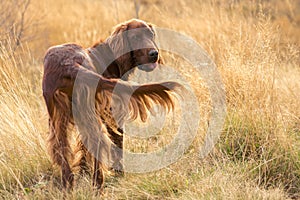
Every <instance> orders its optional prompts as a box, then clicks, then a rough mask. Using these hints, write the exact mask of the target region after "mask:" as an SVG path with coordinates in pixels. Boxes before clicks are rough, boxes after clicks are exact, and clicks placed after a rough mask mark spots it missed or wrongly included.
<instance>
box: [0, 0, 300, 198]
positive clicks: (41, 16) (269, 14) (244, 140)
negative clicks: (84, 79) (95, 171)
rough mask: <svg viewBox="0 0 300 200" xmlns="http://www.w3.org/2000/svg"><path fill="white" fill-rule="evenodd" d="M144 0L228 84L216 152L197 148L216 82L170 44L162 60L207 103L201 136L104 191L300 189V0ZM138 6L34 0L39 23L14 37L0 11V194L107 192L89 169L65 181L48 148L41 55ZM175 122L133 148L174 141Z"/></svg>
mask: <svg viewBox="0 0 300 200" xmlns="http://www.w3.org/2000/svg"><path fill="white" fill-rule="evenodd" d="M138 2H140V12H139V16H140V18H141V19H144V20H146V21H150V22H152V23H154V24H156V25H158V26H160V27H167V28H171V29H174V30H176V31H179V32H182V33H185V34H187V35H189V36H191V37H193V38H194V39H195V40H197V42H199V43H200V44H201V45H202V46H203V47H204V48H205V49H206V50H207V52H208V53H209V54H210V55H211V56H212V58H213V59H214V61H215V62H216V64H217V66H218V69H219V71H220V73H221V76H222V79H223V82H224V84H225V87H226V97H227V109H228V110H227V118H226V123H225V126H224V132H223V134H222V135H221V139H220V140H219V143H218V145H217V147H216V148H215V150H214V152H212V153H211V155H210V156H209V157H207V158H205V159H204V160H199V159H198V157H197V156H198V150H199V149H198V145H199V144H201V138H202V137H201V136H203V135H204V134H205V131H206V128H207V119H208V117H209V110H210V101H209V94H208V92H207V90H206V87H205V83H203V81H202V79H201V75H199V74H198V73H197V72H195V70H194V69H193V67H192V66H190V65H189V64H188V63H186V62H185V61H184V60H183V59H180V58H177V57H176V56H173V55H169V54H166V55H165V60H166V63H167V64H168V65H169V66H173V67H174V69H176V70H177V71H178V72H180V73H181V75H182V76H183V77H184V78H185V79H186V80H187V81H188V82H189V83H190V85H192V86H193V89H194V90H195V91H196V96H197V98H198V100H199V105H200V115H201V122H200V124H201V126H200V128H199V130H197V131H198V137H197V139H196V140H195V141H194V142H193V144H192V145H191V146H190V148H189V149H188V150H187V152H186V153H185V155H184V156H183V157H182V158H181V159H180V160H179V161H178V162H176V163H174V164H172V165H170V166H168V167H166V168H164V169H162V170H160V171H156V172H152V173H147V174H126V175H125V176H124V177H121V178H114V177H109V178H108V180H107V181H106V188H105V192H104V194H103V198H104V199H288V198H300V190H299V188H300V101H299V99H300V93H299V91H300V82H299V80H300V68H299V66H300V65H299V64H300V55H299V54H300V53H299V51H300V39H299V35H300V12H299V11H300V5H299V3H297V1H291V0H284V1H279V0H270V1H235V0H234V1H225V0H212V1H208V0H207V1H205V0H203V1H196V0H195V1H187V0H180V1H171V0H166V1H157V0H140V1H138ZM6 5H7V4H6ZM0 7H1V3H0ZM2 8H3V7H2ZM0 10H1V9H0ZM13 10H14V9H13ZM14 12H16V13H15V14H16V16H19V15H20V13H19V11H18V10H15V11H14ZM3 16H5V15H3ZM134 16H135V8H134V3H133V1H129V0H120V1H111V2H109V1H77V0H64V1H63V0H57V1H55V3H54V2H53V3H49V2H48V1H45V0H42V1H37V0H31V3H30V6H29V7H28V12H27V13H26V15H25V17H26V19H27V20H26V23H31V24H30V26H26V27H29V28H28V30H27V29H25V31H24V33H23V34H24V36H26V37H25V38H34V40H26V41H24V42H23V45H19V46H18V48H17V49H15V38H14V36H13V34H12V35H11V34H9V35H5V34H4V33H6V31H5V30H4V28H5V27H6V28H7V26H1V23H0V28H1V31H0V34H4V35H1V37H0V38H1V41H0V82H1V84H0V108H1V109H0V197H1V198H3V199H61V198H63V197H65V198H66V199H98V198H99V196H95V194H94V191H93V190H92V188H91V186H90V185H91V183H90V179H89V178H87V177H84V178H83V179H81V180H80V181H79V182H78V184H77V186H76V187H75V188H74V190H73V191H72V192H70V193H68V194H64V193H63V192H62V191H61V187H60V184H59V181H58V180H59V173H58V171H57V168H56V167H55V166H52V164H51V161H50V160H49V158H48V155H47V153H46V150H45V138H46V135H47V131H48V127H47V114H46V109H45V105H44V102H43V99H42V94H41V77H42V58H43V54H44V52H45V51H46V49H47V48H48V47H49V46H51V45H54V44H59V43H64V42H77V43H79V44H82V45H83V46H90V45H92V44H93V43H94V42H95V41H96V40H97V39H98V38H105V37H106V36H107V35H108V34H109V32H110V30H111V28H112V27H113V26H114V25H116V24H117V23H119V22H121V21H124V20H127V19H130V18H132V17H134ZM14 19H18V18H14ZM0 22H1V20H0ZM34 22H38V24H36V23H34ZM7 24H9V23H7ZM34 30H37V31H34ZM34 32H35V33H34ZM33 34H34V35H33ZM33 36H34V37H33ZM10 44H11V45H10ZM173 119H176V116H170V118H169V120H170V121H169V123H167V125H168V124H169V125H174V123H175V124H176V120H175V121H172V120H173ZM172 130H173V129H172V128H170V126H167V127H166V128H164V129H163V131H162V132H161V133H160V134H159V135H157V136H155V137H152V138H151V139H149V140H146V141H141V140H136V139H134V140H131V139H129V138H127V139H126V144H127V146H128V148H129V149H131V150H132V151H136V152H145V151H150V150H153V149H157V148H160V147H161V146H162V145H164V144H166V143H168V142H169V141H170V139H171V138H172V137H173V135H172V134H170V133H172ZM64 195H65V196H64Z"/></svg>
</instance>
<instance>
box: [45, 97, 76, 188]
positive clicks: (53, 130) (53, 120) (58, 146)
mask: <svg viewBox="0 0 300 200" xmlns="http://www.w3.org/2000/svg"><path fill="white" fill-rule="evenodd" d="M53 101H54V104H53V105H54V106H53V110H52V113H51V114H52V115H50V120H49V125H50V134H49V136H48V140H47V142H48V151H49V154H50V157H51V159H52V161H53V162H54V163H55V164H57V165H59V166H60V167H61V174H62V184H63V187H64V188H72V186H73V181H74V175H73V173H72V170H71V167H70V165H69V158H70V157H71V156H72V153H71V148H70V144H69V141H68V136H67V130H68V125H69V123H70V102H69V101H68V99H67V97H66V96H65V95H64V94H63V93H60V92H59V91H57V92H55V94H54V98H53Z"/></svg>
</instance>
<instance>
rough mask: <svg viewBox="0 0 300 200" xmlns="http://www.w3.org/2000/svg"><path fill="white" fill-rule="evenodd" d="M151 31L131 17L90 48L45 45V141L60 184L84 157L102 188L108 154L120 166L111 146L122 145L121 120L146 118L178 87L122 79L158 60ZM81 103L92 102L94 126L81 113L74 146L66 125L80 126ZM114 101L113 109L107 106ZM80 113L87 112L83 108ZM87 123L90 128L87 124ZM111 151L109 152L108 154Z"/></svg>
mask: <svg viewBox="0 0 300 200" xmlns="http://www.w3.org/2000/svg"><path fill="white" fill-rule="evenodd" d="M154 37H155V33H154V30H153V27H152V25H150V24H148V23H146V22H144V21H141V20H137V19H132V20H130V21H126V22H124V23H121V24H119V25H117V26H116V27H115V28H114V31H113V32H112V34H111V35H110V36H109V37H108V38H107V39H106V40H105V41H103V42H98V43H97V44H96V45H94V46H93V47H91V48H88V49H84V48H83V47H81V46H79V45H77V44H63V45H58V46H53V47H51V48H50V49H49V50H48V51H47V53H46V55H45V58H44V76H43V83H42V85H43V96H44V99H45V102H46V105H47V110H48V114H49V127H50V133H49V136H48V140H47V142H48V150H49V154H50V157H51V159H52V160H53V162H54V163H55V164H57V165H59V166H60V167H61V174H62V184H63V187H64V188H71V187H72V185H73V182H74V174H73V171H74V169H75V168H78V167H79V168H80V170H85V167H88V166H89V165H88V164H87V163H91V162H92V163H93V185H94V186H96V187H97V188H99V189H101V188H102V187H103V182H104V175H103V169H105V167H109V166H106V165H109V164H108V163H109V162H107V160H113V161H112V162H113V164H112V167H113V168H114V169H115V170H117V171H118V170H119V171H122V170H123V167H122V164H121V159H122V151H115V152H114V153H112V152H111V151H112V150H111V149H112V147H115V146H116V147H118V148H119V149H121V150H122V149H123V132H124V122H125V121H126V120H128V119H133V120H134V119H136V118H137V117H140V118H141V120H142V121H145V120H146V118H147V115H148V113H149V111H151V108H152V106H153V104H159V105H160V106H161V107H162V108H164V109H165V110H166V111H169V110H171V109H172V108H173V107H174V101H173V98H172V96H173V93H174V92H176V89H177V88H181V85H180V84H178V83H176V82H161V83H153V84H143V85H132V84H130V83H129V82H127V80H128V76H129V75H130V74H131V73H132V72H133V70H134V69H135V68H136V67H137V68H139V69H140V70H144V71H147V72H148V71H152V70H154V69H155V67H156V66H157V65H158V62H160V56H159V52H158V48H157V46H156V44H155V42H154ZM78 81H79V82H78ZM91 81H97V84H96V85H94V86H93V85H92V84H90V82H91ZM75 83H76V88H75V86H74V85H75ZM93 87H94V88H93ZM116 88H118V89H117V90H116ZM114 99H117V100H114ZM125 99H127V102H126V100H125ZM93 100H94V101H93ZM90 102H92V103H90ZM80 104H85V105H87V104H93V105H90V107H91V108H92V109H94V110H96V111H95V112H94V114H95V116H96V118H97V121H96V124H97V127H96V128H95V126H93V125H92V122H91V121H92V120H91V121H90V119H86V120H84V119H83V121H84V122H83V123H85V124H87V126H86V127H87V128H85V129H84V130H83V129H80V128H78V131H79V133H80V134H79V140H78V144H77V147H76V149H75V150H74V152H73V151H72V149H71V147H70V142H69V140H70V136H69V135H68V132H69V131H68V129H69V127H70V125H77V126H79V125H78V124H77V122H76V123H75V120H74V116H75V114H76V115H77V116H78V112H77V111H76V113H74V112H75V111H74V107H75V106H74V105H80ZM128 104H129V105H128ZM87 106H89V105H87ZM114 107H115V108H117V109H112V108H114ZM75 110H76V109H75ZM88 110H89V109H87V112H88ZM113 112H114V113H113ZM91 113H93V112H91ZM81 115H82V116H88V117H89V114H88V115H86V114H85V113H84V111H82V110H81V112H79V116H81ZM80 123H81V122H80ZM89 123H91V125H90V126H91V127H94V128H91V129H90V130H89ZM82 132H84V133H82ZM95 137H97V138H96V139H95ZM99 138H100V139H99ZM86 141H88V142H91V143H93V142H94V143H95V141H97V142H96V144H93V145H94V146H93V145H92V148H94V149H96V150H97V152H96V154H97V156H95V155H94V154H91V152H89V150H88V148H87V147H86ZM111 153H112V154H114V155H111V156H110V154H111ZM74 154H75V155H74ZM74 157H76V159H74Z"/></svg>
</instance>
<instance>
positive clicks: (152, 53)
mask: <svg viewBox="0 0 300 200" xmlns="http://www.w3.org/2000/svg"><path fill="white" fill-rule="evenodd" d="M148 55H149V56H150V57H152V58H155V59H157V57H158V51H157V50H154V49H152V50H151V51H149V53H148Z"/></svg>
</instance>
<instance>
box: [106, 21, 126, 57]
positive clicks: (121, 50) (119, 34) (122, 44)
mask: <svg viewBox="0 0 300 200" xmlns="http://www.w3.org/2000/svg"><path fill="white" fill-rule="evenodd" d="M127 30H128V25H127V24H119V25H118V26H116V27H115V28H114V30H113V32H112V34H111V35H110V37H109V38H108V39H107V40H106V41H107V43H108V45H109V47H110V49H111V50H112V51H113V54H114V55H115V57H120V56H122V55H123V54H125V53H126V52H128V51H130V46H129V43H128V38H127V32H126V31H127Z"/></svg>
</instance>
